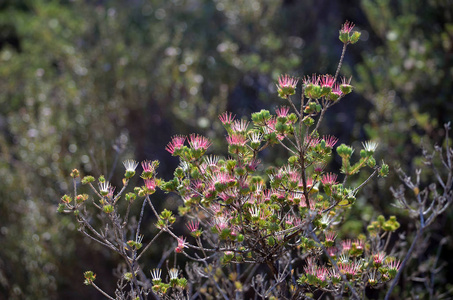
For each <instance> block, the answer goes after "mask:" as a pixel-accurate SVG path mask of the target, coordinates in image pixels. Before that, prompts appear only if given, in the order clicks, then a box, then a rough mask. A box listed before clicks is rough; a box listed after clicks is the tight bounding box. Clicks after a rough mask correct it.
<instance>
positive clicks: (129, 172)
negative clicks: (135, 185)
mask: <svg viewBox="0 0 453 300" xmlns="http://www.w3.org/2000/svg"><path fill="white" fill-rule="evenodd" d="M123 165H124V168H125V169H126V173H125V174H124V177H126V178H127V179H129V178H131V177H133V176H134V175H135V169H136V168H137V166H138V162H136V161H135V160H133V159H128V160H125V161H123Z"/></svg>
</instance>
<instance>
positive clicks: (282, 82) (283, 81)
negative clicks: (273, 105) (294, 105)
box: [277, 75, 299, 99]
mask: <svg viewBox="0 0 453 300" xmlns="http://www.w3.org/2000/svg"><path fill="white" fill-rule="evenodd" d="M298 81H299V80H298V79H296V78H294V77H291V76H289V75H281V76H280V77H279V78H278V84H277V92H278V95H279V96H280V98H284V99H286V98H287V97H288V96H291V95H294V94H295V93H296V85H297V82H298Z"/></svg>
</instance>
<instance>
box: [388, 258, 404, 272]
mask: <svg viewBox="0 0 453 300" xmlns="http://www.w3.org/2000/svg"><path fill="white" fill-rule="evenodd" d="M387 266H388V267H389V269H390V270H394V271H398V270H399V269H400V267H401V262H400V261H398V260H396V259H395V260H392V261H391V262H390V263H389V264H387Z"/></svg>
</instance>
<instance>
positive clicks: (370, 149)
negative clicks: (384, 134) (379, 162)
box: [362, 141, 378, 154]
mask: <svg viewBox="0 0 453 300" xmlns="http://www.w3.org/2000/svg"><path fill="white" fill-rule="evenodd" d="M362 146H363V149H364V150H365V151H366V152H367V153H368V154H373V153H374V152H375V151H376V149H377V146H378V143H376V142H373V141H366V142H365V143H362Z"/></svg>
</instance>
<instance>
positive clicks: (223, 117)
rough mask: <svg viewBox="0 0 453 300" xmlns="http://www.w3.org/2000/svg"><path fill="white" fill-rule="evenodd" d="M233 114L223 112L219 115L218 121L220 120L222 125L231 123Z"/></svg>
mask: <svg viewBox="0 0 453 300" xmlns="http://www.w3.org/2000/svg"><path fill="white" fill-rule="evenodd" d="M234 118H235V116H233V114H232V113H229V112H224V113H223V114H221V115H219V119H220V122H222V124H223V125H227V124H228V125H229V124H231V123H233V121H234Z"/></svg>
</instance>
